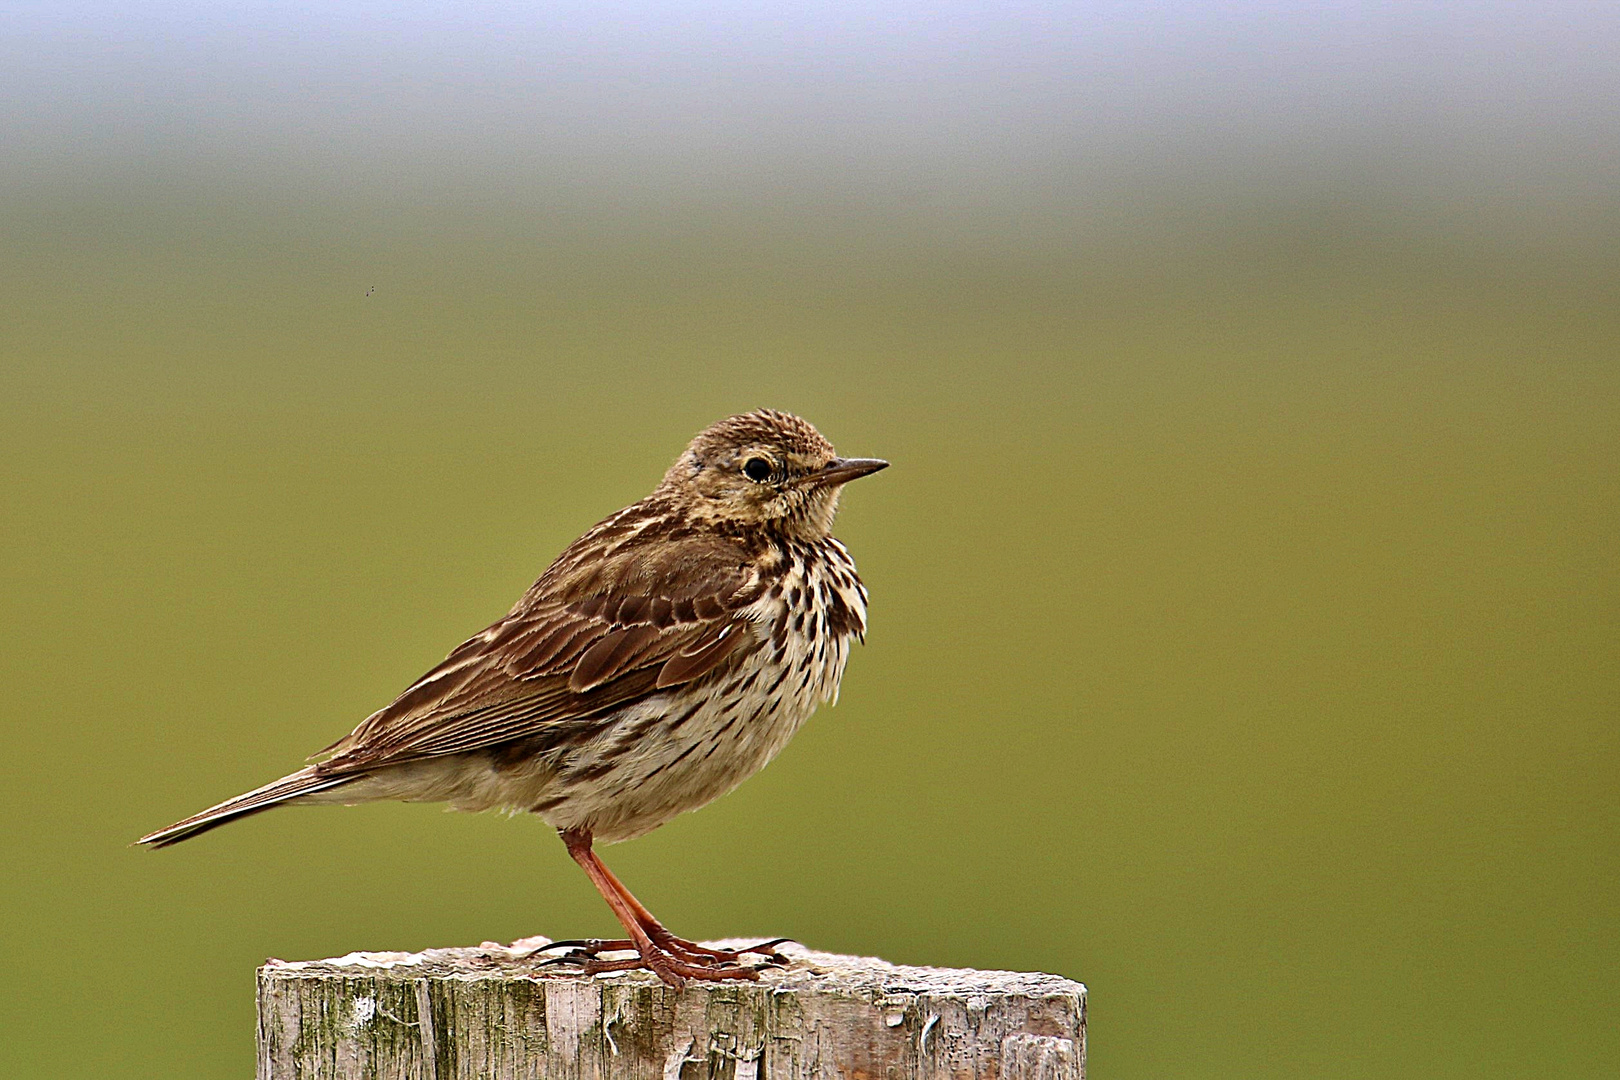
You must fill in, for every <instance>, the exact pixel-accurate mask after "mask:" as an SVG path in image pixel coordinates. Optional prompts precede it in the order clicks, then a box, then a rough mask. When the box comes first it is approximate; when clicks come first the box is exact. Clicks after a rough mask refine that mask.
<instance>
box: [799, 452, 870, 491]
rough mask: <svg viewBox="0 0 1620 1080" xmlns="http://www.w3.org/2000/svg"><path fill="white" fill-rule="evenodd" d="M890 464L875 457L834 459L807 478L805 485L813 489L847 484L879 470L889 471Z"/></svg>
mask: <svg viewBox="0 0 1620 1080" xmlns="http://www.w3.org/2000/svg"><path fill="white" fill-rule="evenodd" d="M888 467H889V463H888V462H887V461H884V460H883V459H882V458H875V457H841V458H833V459H832V460H831V461H829V462H828V463H827V464H826V465H824V466H822V467H821V468H820V469H818V470H816V471H815V472H813V473H811V474H810V475H809V476H807V477H805V478H804V479H805V483H806V484H808V485H809V486H811V487H826V486H828V485H829V484H831V485H835V486H836V485H838V484H847V483H849V482H850V481H851V480H857V479H859V478H860V477H863V476H869V475H871V474H872V473H875V472H877V471H878V470H879V469H887V468H888Z"/></svg>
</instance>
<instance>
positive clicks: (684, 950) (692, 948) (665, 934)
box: [536, 926, 793, 967]
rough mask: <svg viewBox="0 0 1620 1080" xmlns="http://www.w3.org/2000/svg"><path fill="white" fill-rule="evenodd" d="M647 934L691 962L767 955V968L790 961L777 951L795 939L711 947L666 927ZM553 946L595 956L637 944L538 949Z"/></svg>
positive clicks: (599, 942)
mask: <svg viewBox="0 0 1620 1080" xmlns="http://www.w3.org/2000/svg"><path fill="white" fill-rule="evenodd" d="M647 936H648V937H649V938H650V939H651V940H652V943H653V944H654V945H655V946H657V947H658V948H660V949H662V950H663V951H664V952H667V953H669V954H671V955H672V956H675V957H678V958H679V959H682V960H685V961H687V962H688V963H694V964H701V965H705V966H711V967H712V966H714V963H715V961H720V962H722V963H727V964H736V963H739V962H741V961H742V960H743V959H744V958H746V957H749V956H762V957H764V958H765V963H764V964H762V965H761V966H763V967H781V966H783V965H785V964H787V963H788V958H787V957H786V956H783V955H782V954H781V953H779V952H777V951H776V947H777V946H778V945H782V944H784V943H786V942H789V941H792V940H793V939H792V938H785V937H779V938H771V940H769V941H761V942H760V943H759V944H757V945H748V946H745V947H743V948H741V949H711V948H709V947H708V946H707V945H699V944H698V943H697V942H695V941H688V940H686V939H685V938H683V937H676V936H675V935H674V934H672V933H670V932H669V931H668V930H665V929H664V928H663V927H662V926H659V927H656V928H652V929H649V930H648V931H647ZM551 949H565V950H568V951H569V952H570V953H574V954H577V955H580V956H586V957H594V956H598V955H600V954H601V953H605V952H634V951H636V943H635V942H634V941H631V940H630V939H629V938H605V939H604V938H571V939H569V940H566V941H553V942H551V943H550V944H549V945H545V946H542V947H541V948H540V949H537V950H536V951H537V952H546V951H549V950H551Z"/></svg>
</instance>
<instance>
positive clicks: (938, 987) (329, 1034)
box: [258, 938, 1086, 1080]
mask: <svg viewBox="0 0 1620 1080" xmlns="http://www.w3.org/2000/svg"><path fill="white" fill-rule="evenodd" d="M544 943H545V939H544V938H529V939H525V940H523V941H518V942H514V943H513V944H512V945H511V946H505V945H497V944H495V943H493V942H485V943H484V944H483V945H481V946H479V947H477V948H470V949H429V950H428V951H426V952H421V953H350V954H349V955H348V956H344V957H339V958H337V959H334V960H312V961H306V962H300V963H287V962H284V961H281V960H271V961H269V962H267V963H266V964H265V965H264V967H262V968H260V969H259V995H258V997H259V1070H258V1077H259V1080H316V1078H320V1080H351V1078H353V1080H359V1078H362V1077H364V1078H367V1080H406V1078H410V1080H462V1078H466V1080H473V1078H477V1080H517V1078H525V1080H527V1078H531V1077H532V1078H540V1077H547V1078H550V1077H569V1078H574V1077H581V1078H589V1077H650V1078H654V1080H699V1078H705V1080H706V1078H723V1080H800V1078H805V1080H808V1078H812V1077H814V1078H827V1080H832V1078H841V1080H858V1078H859V1080H910V1078H913V1077H927V1078H941V1080H943V1078H946V1077H950V1078H953V1080H954V1078H969V1077H972V1078H986V1080H989V1078H1000V1080H1083V1078H1084V1076H1085V1059H1086V988H1085V987H1084V986H1082V985H1080V984H1079V983H1077V982H1071V981H1069V980H1068V979H1061V978H1058V977H1057V976H1055V975H1041V974H1024V973H1018V972H1008V971H969V970H956V969H947V968H926V967H901V966H898V965H895V964H890V963H886V962H884V961H882V960H873V959H869V958H864V957H855V956H836V955H833V954H831V953H820V952H812V951H810V950H808V949H804V948H801V947H798V946H795V945H791V944H789V945H786V946H784V947H783V950H782V951H783V952H785V953H786V954H787V955H788V956H790V957H791V958H792V963H791V964H790V965H789V966H788V967H787V968H785V969H780V970H771V971H767V972H765V973H764V978H763V979H761V980H760V981H759V982H757V983H749V982H723V983H698V982H688V984H687V988H686V989H685V990H683V991H680V992H676V991H674V990H671V989H669V988H668V987H666V986H664V985H663V984H662V983H660V982H658V980H657V979H655V978H654V977H653V976H651V975H649V974H647V973H646V972H621V973H614V974H604V975H596V976H583V975H579V974H577V973H574V972H571V971H569V970H568V969H566V968H558V967H540V966H537V965H536V964H535V962H534V960H532V959H525V957H524V954H525V953H527V952H528V951H529V950H531V949H532V948H534V947H535V946H536V945H540V944H544ZM731 944H732V945H733V946H735V944H736V943H731Z"/></svg>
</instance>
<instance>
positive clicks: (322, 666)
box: [0, 2, 1620, 1080]
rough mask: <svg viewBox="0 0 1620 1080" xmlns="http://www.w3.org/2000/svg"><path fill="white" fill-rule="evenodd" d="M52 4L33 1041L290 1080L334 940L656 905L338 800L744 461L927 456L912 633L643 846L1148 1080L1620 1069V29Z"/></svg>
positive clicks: (38, 343) (455, 825)
mask: <svg viewBox="0 0 1620 1080" xmlns="http://www.w3.org/2000/svg"><path fill="white" fill-rule="evenodd" d="M144 8H145V10H143V11H142V12H140V13H139V14H134V13H130V12H127V11H120V10H119V9H118V8H116V7H113V6H105V7H104V6H99V5H94V4H90V5H74V4H67V3H61V4H46V5H31V4H26V3H25V4H22V5H20V7H18V9H17V10H16V11H14V12H13V13H12V14H11V15H8V17H7V21H6V24H5V27H4V28H3V29H0V102H3V109H4V126H3V128H0V145H3V146H5V147H6V150H5V152H4V154H3V156H0V230H3V231H0V290H3V297H4V299H3V301H0V462H3V464H0V478H3V483H0V612H3V617H4V623H3V625H4V628H5V632H6V648H5V649H4V650H3V651H0V685H3V686H4V690H3V691H0V718H3V722H4V724H5V728H4V732H5V740H6V753H5V754H4V755H3V756H0V775H3V777H4V793H5V797H4V800H3V802H4V806H5V814H6V819H5V828H4V830H3V833H0V836H3V839H0V845H3V846H0V860H3V864H4V866H5V868H6V869H5V872H4V875H3V877H0V890H3V891H0V904H3V910H4V913H5V918H4V921H3V923H0V935H3V936H0V940H3V941H4V944H5V949H6V956H7V960H8V963H7V972H6V974H5V976H4V978H3V979H0V1058H3V1060H4V1061H5V1062H6V1066H5V1072H6V1073H7V1074H8V1075H15V1076H28V1077H56V1076H61V1077H68V1076H74V1077H78V1076H104V1077H138V1076H142V1077H145V1076H150V1077H158V1076H163V1077H172V1076H198V1077H203V1076H219V1077H226V1076H244V1075H247V1074H248V1073H249V1072H250V1071H251V1069H252V1038H253V968H254V966H255V965H256V964H257V963H259V962H261V961H262V960H263V959H264V958H265V957H267V956H277V957H283V958H310V957H320V956H328V955H333V954H338V953H343V952H347V951H349V950H351V949H360V948H372V949H418V948H423V947H428V946H440V945H454V944H468V943H475V942H478V941H481V940H485V939H498V940H510V939H513V938H516V937H519V936H522V935H527V934H534V933H544V934H548V935H552V936H575V935H587V934H605V933H608V932H609V931H611V930H612V929H613V928H614V927H613V924H612V921H611V917H610V915H609V913H608V911H607V909H606V908H605V906H604V905H602V903H601V901H600V900H599V899H598V898H597V897H596V896H595V895H594V893H593V892H592V891H591V889H590V886H589V885H588V884H587V882H586V881H585V879H584V877H583V876H582V875H581V874H580V873H579V872H578V871H577V869H576V868H575V867H574V866H573V865H572V864H571V863H570V862H569V861H568V859H567V858H566V857H565V855H564V853H563V851H562V848H561V845H560V844H559V843H557V841H556V840H555V838H554V837H553V836H552V835H551V834H550V833H549V832H548V830H547V829H545V828H544V826H542V825H541V824H540V823H538V822H535V821H530V820H507V819H504V818H501V817H498V816H481V817H470V816H454V817H452V816H447V815H445V814H443V813H441V812H440V810H439V809H438V808H436V807H425V806H409V807H408V806H372V807H363V808H356V809H350V810H322V811H305V810H287V811H283V812H278V813H275V814H270V815H266V816H264V817H260V818H255V819H252V820H250V821H247V822H244V823H242V824H240V825H236V826H233V827H231V828H230V829H227V830H223V831H221V832H218V833H215V834H211V835H209V836H207V837H206V838H204V839H202V840H200V841H197V842H195V843H189V844H187V845H185V846H183V847H181V848H178V849H175V850H173V851H165V852H162V853H161V854H150V853H147V852H142V851H135V850H131V849H130V848H129V847H128V846H127V845H128V844H129V842H130V841H131V840H133V839H134V838H135V837H136V836H138V835H140V834H141V833H143V832H146V831H148V830H150V829H153V828H155V827H157V826H160V825H163V824H166V823H168V822H169V821H171V820H174V819H175V818H178V817H180V816H182V815H184V814H187V813H190V812H192V811H194V810H197V809H199V808H201V807H203V806H205V805H208V804H210V803H212V802H214V801H216V800H218V799H221V798H223V797H225V796H228V795H231V794H234V793H236V792H238V791H241V790H244V789H246V788H249V787H252V786H255V785H257V784H259V783H262V782H264V781H266V780H268V779H271V778H273V777H275V776H277V775H279V774H280V773H282V772H284V771H287V770H289V769H291V768H293V767H295V766H297V765H298V764H299V763H300V762H301V760H302V758H303V756H304V755H305V754H306V753H308V752H310V751H312V750H314V749H316V748H318V747H320V746H323V745H325V744H326V743H328V742H329V741H331V740H332V739H333V738H335V737H337V736H338V735H340V734H342V733H343V732H345V731H347V730H348V729H349V728H350V727H351V726H352V725H353V724H354V723H356V722H357V721H358V720H359V719H360V718H362V717H363V716H365V715H366V714H367V713H368V712H370V711H371V710H372V709H374V708H376V707H377V706H378V705H380V704H382V703H384V702H386V701H387V700H388V699H389V698H390V697H391V696H392V695H393V694H394V693H395V692H397V691H398V690H399V689H401V688H402V687H403V686H404V685H406V684H407V683H408V682H410V681H411V680H412V679H413V678H414V677H415V676H417V675H418V674H420V673H421V672H422V671H423V670H425V669H426V668H427V667H429V666H430V665H431V664H433V663H434V662H435V661H437V660H438V659H439V658H440V657H441V656H443V654H444V653H446V652H447V651H448V650H449V649H450V648H451V647H453V646H454V645H455V644H457V643H458V642H459V641H461V640H462V639H463V638H464V637H465V636H467V635H468V634H470V633H472V632H474V631H476V630H478V629H480V628H481V627H483V626H484V625H485V624H486V623H488V622H489V621H490V620H492V619H494V618H495V617H497V616H499V615H500V614H502V613H504V611H505V610H506V608H507V607H508V606H509V604H510V603H511V602H512V600H513V599H515V598H516V596H517V595H518V594H519V593H520V592H521V591H522V589H523V588H524V587H526V586H527V584H528V583H529V582H530V581H531V580H532V579H533V578H534V577H535V576H536V575H538V573H539V572H540V571H541V570H542V569H543V568H544V566H545V565H546V563H547V562H548V561H549V559H550V558H551V557H552V556H553V555H555V554H556V552H557V551H558V550H560V549H561V547H562V546H563V545H564V544H566V543H567V542H568V541H569V540H570V539H572V538H573V537H574V536H575V535H577V534H578V533H579V532H580V531H582V530H583V529H584V528H586V527H587V526H589V525H590V524H591V523H593V522H594V521H596V520H597V519H599V518H600V517H602V516H603V515H605V514H606V513H608V512H610V511H612V510H614V509H616V508H618V507H619V506H621V505H623V504H625V503H627V502H630V501H631V500H633V499H635V498H637V497H639V496H640V495H641V494H643V493H644V492H645V491H646V490H648V489H649V488H650V486H651V485H652V484H653V483H654V482H655V481H656V480H657V478H658V477H659V476H660V474H661V472H662V470H663V469H664V467H665V466H666V465H667V463H668V461H669V460H671V459H672V458H673V456H674V455H675V454H676V453H677V451H678V450H679V449H680V448H681V447H682V446H683V444H684V443H685V441H686V439H688V438H689V437H690V436H691V434H692V433H693V432H695V431H696V430H698V429H699V428H701V427H703V426H704V425H706V424H708V423H710V422H712V421H713V420H715V419H717V418H719V417H721V416H724V415H726V414H728V413H731V412H735V411H739V410H744V409H748V408H753V407H757V406H761V405H770V406H774V407H777V408H783V409H789V410H793V411H796V412H800V413H802V414H803V415H805V416H807V417H809V418H810V419H812V420H813V421H814V422H815V423H817V424H818V425H819V426H820V427H821V429H822V430H823V431H824V432H825V433H826V434H827V435H828V436H829V437H830V438H832V439H833V440H834V441H835V442H836V443H837V445H838V446H839V448H840V449H841V450H843V451H845V452H847V453H855V454H875V455H882V456H884V457H887V458H889V459H891V460H892V461H893V462H894V463H895V467H894V468H893V469H891V470H890V471H888V472H886V473H884V474H883V475H882V476H881V477H878V478H875V479H873V480H871V481H868V482H865V483H863V484H860V485H858V486H857V487H856V488H854V489H852V491H851V492H850V494H849V496H848V498H847V499H846V502H845V511H844V514H843V516H842V518H841V523H840V527H839V534H840V536H841V537H842V538H843V539H844V540H845V542H846V543H847V544H848V545H849V546H850V548H851V549H852V550H853V551H854V553H855V555H856V556H857V558H858V560H859V562H860V565H861V568H862V571H863V573H864V575H865V577H866V579H867V582H868V584H869V585H870V588H871V591H872V595H873V610H872V629H871V633H870V636H869V638H868V643H867V645H866V646H865V647H864V648H862V649H860V650H858V651H857V653H856V655H855V656H854V658H853V661H852V663H851V665H850V669H849V673H848V676H847V678H846V680H845V684H844V690H843V699H842V703H841V704H840V705H839V706H838V707H837V708H836V709H832V710H826V711H824V712H823V713H821V714H820V715H818V716H817V717H816V719H815V720H814V721H813V722H812V723H811V724H810V725H809V726H807V728H806V729H805V730H804V731H803V732H802V733H801V734H800V735H799V737H798V738H797V740H796V741H795V742H794V743H793V745H792V746H791V747H790V748H789V749H788V750H787V751H786V752H785V753H784V754H783V756H782V757H781V758H780V759H779V760H778V761H777V762H776V763H775V764H773V765H772V766H771V768H770V769H768V770H766V771H765V772H764V773H762V774H761V775H760V776H759V777H757V778H755V779H754V780H752V781H750V782H749V783H748V784H746V785H744V786H743V787H742V788H741V789H740V790H738V791H737V792H736V793H735V794H733V795H731V796H729V797H727V798H725V799H723V800H721V801H720V802H718V803H716V804H715V805H713V806H711V807H710V808H708V809H706V810H704V811H703V812H702V813H700V814H696V815H690V816H687V817H685V818H682V819H681V820H679V821H677V822H675V823H673V824H671V825H669V826H668V827H666V828H664V829H662V830H660V831H658V832H657V833H655V834H653V835H652V836H649V837H647V838H645V839H643V840H639V841H636V842H634V843H631V844H627V845H624V846H622V847H617V848H613V849H609V851H608V852H607V854H608V858H609V861H610V862H611V864H612V865H613V866H614V867H615V868H616V869H617V870H618V872H619V873H620V875H621V876H623V877H624V878H625V879H626V880H627V881H628V882H629V883H630V884H631V885H632V887H633V888H635V889H636V890H637V892H638V893H639V894H640V895H641V896H642V897H643V898H644V899H645V900H647V901H648V903H649V904H650V905H651V906H652V907H653V908H654V909H656V910H657V911H658V912H659V913H660V915H661V916H662V917H663V918H664V919H665V920H666V921H667V922H669V923H670V924H671V925H672V926H674V927H675V928H676V929H677V930H678V931H680V932H682V933H685V934H688V935H692V936H698V937H705V936H723V935H744V934H749V933H755V934H762V935H773V934H791V935H794V936H795V937H797V938H799V939H801V940H802V941H804V942H805V943H807V944H809V945H811V946H814V947H818V948H824V949H832V950H840V951H848V952H857V953H875V954H879V955H882V956H884V957H887V958H890V959H893V960H896V961H902V962H909V963H923V964H943V965H969V966H978V967H1008V968H1032V969H1044V970H1049V971H1055V972H1058V973H1061V974H1064V975H1068V976H1071V977H1074V978H1077V979H1081V980H1083V981H1085V982H1086V983H1087V984H1088V985H1089V986H1090V987H1091V992H1092V1013H1091V1020H1092V1029H1091V1034H1092V1044H1091V1047H1092V1060H1091V1064H1092V1075H1094V1076H1096V1077H1100V1078H1103V1080H1116V1078H1126V1077H1143V1078H1168V1077H1227V1076H1247V1077H1296V1076H1323V1077H1337V1076H1345V1077H1349V1076H1375V1075H1376V1076H1414V1077H1417V1076H1422V1077H1465V1076H1466V1077H1473V1076H1479V1075H1483V1074H1490V1075H1524V1076H1537V1077H1545V1076H1561V1077H1612V1076H1614V1075H1616V1074H1617V1072H1620V1025H1617V1024H1616V1021H1615V1016H1616V1010H1617V1008H1620V976H1617V972H1620V947H1617V934H1616V927H1617V925H1620V923H1617V917H1620V895H1617V893H1620V890H1617V886H1616V881H1617V879H1620V865H1617V864H1620V857H1617V856H1620V736H1617V724H1616V720H1617V703H1620V665H1617V658H1620V558H1617V556H1620V547H1617V535H1620V528H1617V526H1620V468H1617V466H1620V200H1617V199H1616V194H1615V193H1616V191H1617V190H1620V110H1617V109H1616V108H1615V102H1616V100H1620V98H1617V92H1620V72H1617V67H1620V61H1617V60H1616V57H1617V56H1620V16H1617V15H1616V9H1615V7H1614V6H1612V5H1596V4H1594V5H1584V4H1567V5H1535V6H1529V5H1526V6H1511V5H1492V4H1486V5H1469V6H1466V7H1464V6H1451V7H1446V6H1423V5H1411V6H1407V7H1404V8H1400V9H1392V8H1388V7H1386V6H1384V5H1370V4H1366V5H1358V4H1335V5H1309V6H1307V5H1275V4H1274V5H1261V4H1253V3H1250V4H1190V5H1186V6H1184V7H1182V8H1179V9H1177V10H1176V11H1174V12H1166V11H1161V10H1159V9H1158V8H1156V7H1151V6H1143V5H1102V6H1098V7H1095V8H1087V9H1085V10H1084V11H1081V10H1078V9H1077V8H1073V7H1072V6H1067V5H1058V4H1047V5H1042V4H1026V5H1022V6H1014V7H1007V6H1005V5H1000V6H998V7H997V8H994V9H993V8H990V7H988V6H981V5H974V4H963V3H953V2H947V3H944V4H933V5H929V6H927V7H922V6H916V7H911V6H908V5H903V4H892V5H883V6H871V5H866V6H863V5H833V6H832V7H828V8H825V9H820V10H818V11H817V12H816V13H815V14H809V13H806V12H800V11H790V10H786V9H775V8H770V7H761V6H757V5H756V6H753V7H742V6H726V5H710V6H705V5H696V6H688V7H682V8H680V9H676V8H673V7H667V6H662V5H658V4H652V3H642V4H639V5H638V4H629V5H608V6H600V5H598V6H592V7H589V8H585V7H581V8H577V9H564V8H553V9H547V10H546V11H545V12H539V13H537V12H533V11H524V10H520V9H517V8H502V7H485V6H474V7H469V8H459V7H458V8H452V7H449V6H442V7H441V6H433V5H426V4H405V5H388V6H365V5H361V6H356V7H352V8H350V7H345V8H343V9H341V10H338V9H308V8H304V9H299V8H295V7H292V6H282V5H277V4H257V5H225V6H212V7H206V8H205V7H202V6H200V5H196V4H187V3H168V4H163V3H159V4H154V5H146V6H144Z"/></svg>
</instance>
